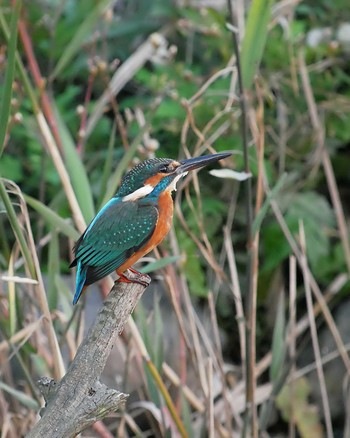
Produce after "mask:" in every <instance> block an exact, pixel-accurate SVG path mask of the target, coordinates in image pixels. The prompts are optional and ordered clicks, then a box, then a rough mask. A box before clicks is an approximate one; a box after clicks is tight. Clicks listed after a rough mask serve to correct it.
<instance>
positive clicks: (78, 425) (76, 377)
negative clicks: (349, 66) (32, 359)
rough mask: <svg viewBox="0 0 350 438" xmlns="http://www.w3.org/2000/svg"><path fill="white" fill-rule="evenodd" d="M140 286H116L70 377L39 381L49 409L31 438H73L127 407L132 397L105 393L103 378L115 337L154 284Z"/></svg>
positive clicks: (83, 343)
mask: <svg viewBox="0 0 350 438" xmlns="http://www.w3.org/2000/svg"><path fill="white" fill-rule="evenodd" d="M142 282H144V283H145V285H142V284H139V283H115V284H114V286H113V288H112V290H111V292H110V293H109V295H108V297H107V298H106V300H105V302H104V304H103V306H102V308H101V310H100V311H99V313H98V315H97V317H96V321H95V323H94V325H93V326H92V327H91V328H90V330H89V332H88V334H87V336H86V338H85V339H84V340H83V342H82V343H81V345H80V346H79V348H78V351H77V354H76V356H75V358H74V360H73V362H72V363H71V365H70V366H69V369H68V371H67V374H66V375H65V376H64V377H63V378H62V379H61V380H60V381H59V382H55V381H54V380H53V379H49V378H47V377H43V378H41V379H40V380H39V387H40V390H41V392H42V394H43V396H44V398H45V401H46V407H45V408H43V409H42V412H41V415H42V418H41V420H39V421H38V423H37V424H36V425H35V426H34V428H33V429H32V430H31V432H29V434H28V435H27V438H39V437H40V438H42V437H50V438H69V437H74V436H75V435H77V434H78V433H79V432H81V431H82V430H84V429H86V428H87V427H89V426H90V425H91V424H93V423H94V422H95V421H97V420H101V419H102V418H104V417H106V416H107V415H108V414H110V413H111V412H114V411H116V410H118V409H120V408H121V407H122V406H123V405H124V404H125V402H126V399H127V397H128V396H127V395H126V394H123V393H121V392H119V391H116V390H114V389H110V388H107V386H105V385H104V384H102V383H100V382H99V378H100V376H101V374H102V371H103V369H104V367H105V364H106V361H107V359H108V356H109V354H110V352H111V349H112V347H113V345H114V343H115V341H116V339H117V337H118V336H119V335H120V333H121V332H122V331H123V328H124V325H125V323H126V322H127V320H128V317H129V315H130V314H131V313H132V311H133V310H134V307H135V305H136V303H137V302H138V300H139V298H140V297H141V295H142V293H143V292H144V290H145V288H146V287H147V286H146V285H147V284H149V283H150V278H149V277H148V275H144V276H143V277H142Z"/></svg>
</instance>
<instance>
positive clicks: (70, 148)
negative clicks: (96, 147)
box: [55, 108, 95, 223]
mask: <svg viewBox="0 0 350 438" xmlns="http://www.w3.org/2000/svg"><path fill="white" fill-rule="evenodd" d="M55 115H56V120H57V125H58V129H59V132H60V135H61V139H62V146H63V150H64V162H65V164H66V167H67V171H68V173H69V177H70V179H71V182H72V186H73V189H74V192H75V195H76V197H77V200H78V203H79V206H80V209H81V212H82V214H83V216H84V219H85V221H86V223H89V222H90V221H91V219H92V218H93V217H94V216H95V207H94V201H93V198H92V193H91V188H90V183H89V180H88V177H87V174H86V170H85V167H84V164H83V163H82V160H81V158H80V156H79V154H78V152H77V150H76V147H75V144H74V141H73V139H72V136H71V134H70V132H69V130H68V127H67V125H66V124H65V122H64V120H63V118H62V116H61V114H60V112H59V111H58V109H57V108H55Z"/></svg>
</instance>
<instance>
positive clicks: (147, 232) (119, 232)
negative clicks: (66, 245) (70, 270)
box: [71, 198, 158, 304]
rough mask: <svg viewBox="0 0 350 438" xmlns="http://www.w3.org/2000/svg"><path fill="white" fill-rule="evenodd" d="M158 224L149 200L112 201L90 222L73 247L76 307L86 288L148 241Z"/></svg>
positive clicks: (155, 212)
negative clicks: (75, 270)
mask: <svg viewBox="0 0 350 438" xmlns="http://www.w3.org/2000/svg"><path fill="white" fill-rule="evenodd" d="M157 221H158V209H157V208H156V205H155V203H153V202H152V201H150V200H139V201H137V202H134V201H128V202H123V201H121V200H120V198H113V199H111V200H110V201H109V202H108V203H107V204H106V205H105V206H104V207H103V208H102V209H101V210H100V212H99V213H98V214H97V215H96V217H95V218H94V219H93V220H92V222H91V223H90V225H89V226H88V228H87V229H86V231H85V233H84V234H83V235H82V236H81V237H80V239H79V240H78V242H77V243H76V246H75V248H74V251H75V260H74V261H73V263H72V264H71V267H72V266H75V265H77V274H76V292H75V296H74V300H73V303H74V304H75V303H76V302H77V301H78V299H79V297H80V295H81V293H82V290H83V287H84V286H85V285H89V284H92V283H94V282H95V281H98V280H100V279H101V278H103V277H105V276H107V275H108V274H110V273H111V272H113V271H114V270H116V269H118V267H119V266H121V265H122V264H123V263H124V262H125V261H126V260H127V259H128V258H129V257H131V256H132V255H133V254H134V253H135V252H136V251H137V250H138V249H140V248H142V246H144V245H145V244H146V243H147V242H148V240H149V239H150V238H151V236H152V234H153V232H154V230H155V227H156V224H157Z"/></svg>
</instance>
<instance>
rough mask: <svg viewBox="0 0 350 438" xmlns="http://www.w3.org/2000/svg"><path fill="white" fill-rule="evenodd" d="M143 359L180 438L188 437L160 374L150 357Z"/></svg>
mask: <svg viewBox="0 0 350 438" xmlns="http://www.w3.org/2000/svg"><path fill="white" fill-rule="evenodd" d="M145 361H146V365H147V367H148V369H149V371H150V373H151V374H152V377H153V379H154V381H155V382H156V384H157V386H158V388H159V391H160V392H161V394H162V396H163V398H164V400H165V403H166V404H167V406H168V409H169V412H170V415H171V416H172V418H173V420H174V422H175V424H176V426H177V428H178V431H179V433H180V435H181V436H182V438H188V433H187V432H186V429H185V426H184V424H183V422H182V421H181V418H180V417H179V415H178V413H177V411H176V408H175V406H174V403H173V401H172V399H171V397H170V394H169V391H168V390H167V388H166V386H165V385H164V382H163V380H162V378H161V376H160V374H159V373H158V370H157V368H156V367H155V365H154V363H153V362H152V361H151V360H150V359H146V358H145Z"/></svg>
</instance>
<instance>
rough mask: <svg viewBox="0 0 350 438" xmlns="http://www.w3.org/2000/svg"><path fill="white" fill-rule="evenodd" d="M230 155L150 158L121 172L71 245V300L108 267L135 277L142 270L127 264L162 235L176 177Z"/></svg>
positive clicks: (125, 277)
mask: <svg viewBox="0 0 350 438" xmlns="http://www.w3.org/2000/svg"><path fill="white" fill-rule="evenodd" d="M230 155H231V153H230V152H222V153H217V154H211V155H202V156H199V157H194V158H188V159H184V160H179V161H177V160H173V159H170V158H150V159H148V160H146V161H143V162H141V163H140V164H138V165H136V166H135V167H133V168H132V169H131V170H130V171H129V172H128V173H126V175H125V176H124V177H123V179H122V181H121V185H120V188H119V190H118V191H117V193H116V194H115V196H114V197H113V198H112V199H110V200H109V201H108V202H107V203H106V204H105V205H104V206H103V207H102V208H101V210H100V211H99V212H98V213H97V215H96V216H95V217H94V218H93V220H92V221H91V222H90V224H89V226H88V227H87V228H86V230H85V231H84V233H83V234H82V235H81V236H80V238H79V239H78V241H77V242H76V244H75V246H74V248H73V251H74V260H73V262H72V263H71V264H70V268H72V267H75V266H76V284H75V294H74V298H73V305H74V304H76V303H77V302H78V300H79V298H80V297H81V295H82V293H83V292H84V291H85V289H86V288H87V286H89V285H91V284H92V283H95V282H96V281H98V280H101V279H102V278H104V277H106V276H107V275H109V274H111V273H112V272H114V271H116V272H117V274H118V275H119V279H118V281H121V282H138V281H137V277H138V276H140V277H141V275H142V274H141V273H140V272H138V271H136V270H135V269H134V268H132V265H133V264H134V263H135V262H136V261H137V260H139V259H140V258H141V257H143V256H144V255H146V254H148V253H149V252H150V251H152V249H153V248H155V247H156V246H157V245H159V244H160V243H161V242H162V240H163V239H164V237H165V236H166V235H167V234H168V232H169V230H170V227H171V224H172V218H173V209H174V204H173V199H172V195H171V194H172V192H173V191H174V190H176V184H177V183H178V181H179V180H180V179H181V178H182V177H184V176H186V175H187V173H188V172H189V171H191V170H194V169H199V168H202V167H204V166H207V165H209V164H212V163H215V162H217V161H219V160H222V159H224V158H226V157H229V156H230Z"/></svg>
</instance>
